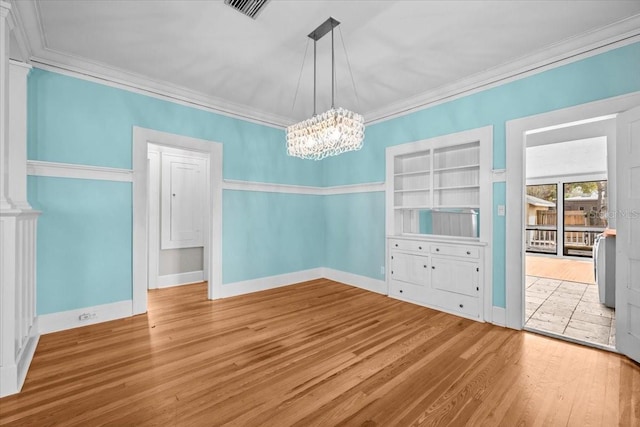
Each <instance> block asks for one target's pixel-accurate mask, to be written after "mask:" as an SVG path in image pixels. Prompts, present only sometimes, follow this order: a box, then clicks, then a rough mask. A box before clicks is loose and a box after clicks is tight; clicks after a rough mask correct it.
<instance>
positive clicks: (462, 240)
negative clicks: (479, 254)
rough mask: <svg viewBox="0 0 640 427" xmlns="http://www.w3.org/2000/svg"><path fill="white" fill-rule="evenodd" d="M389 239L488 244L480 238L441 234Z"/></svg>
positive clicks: (401, 236) (390, 237) (388, 237)
mask: <svg viewBox="0 0 640 427" xmlns="http://www.w3.org/2000/svg"><path fill="white" fill-rule="evenodd" d="M387 239H398V240H413V241H420V242H431V243H443V244H450V245H472V246H487V243H486V242H481V241H479V240H473V239H465V238H464V237H460V238H457V239H456V238H447V237H440V236H427V235H406V234H403V235H399V236H393V235H387Z"/></svg>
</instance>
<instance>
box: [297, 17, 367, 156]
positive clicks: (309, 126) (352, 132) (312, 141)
mask: <svg viewBox="0 0 640 427" xmlns="http://www.w3.org/2000/svg"><path fill="white" fill-rule="evenodd" d="M338 25H340V22H338V21H336V20H335V19H333V18H329V19H327V20H326V21H325V22H323V23H322V24H320V26H319V27H318V28H316V29H315V30H313V31H312V32H311V33H310V34H309V38H311V39H313V117H311V118H310V119H307V120H304V121H302V122H299V123H296V124H294V125H291V126H289V127H287V154H288V155H290V156H294V157H300V158H302V159H313V160H321V159H324V158H325V157H328V156H337V155H338V154H341V153H344V152H347V151H356V150H359V149H361V148H362V141H363V139H364V118H363V117H362V116H361V115H360V114H357V113H354V112H352V111H349V110H346V109H344V108H335V104H334V97H335V96H334V95H335V70H336V68H335V67H336V66H335V53H334V48H333V29H334V28H335V27H337V26H338ZM329 31H330V32H331V109H329V110H328V111H325V112H324V113H322V114H320V115H317V114H316V44H317V42H318V40H320V39H321V38H322V37H323V36H324V35H325V34H327V33H328V32H329ZM354 88H355V86H354ZM294 102H295V101H294Z"/></svg>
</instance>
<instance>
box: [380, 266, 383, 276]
mask: <svg viewBox="0 0 640 427" xmlns="http://www.w3.org/2000/svg"><path fill="white" fill-rule="evenodd" d="M380 274H382V275H383V276H384V265H381V266H380Z"/></svg>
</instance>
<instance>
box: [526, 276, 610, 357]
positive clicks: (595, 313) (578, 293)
mask: <svg viewBox="0 0 640 427" xmlns="http://www.w3.org/2000/svg"><path fill="white" fill-rule="evenodd" d="M526 286H527V289H526V295H525V303H526V314H525V319H526V320H525V326H526V327H529V328H532V329H538V330H541V331H546V332H552V333H555V334H561V335H565V336H567V337H570V338H574V339H578V340H581V341H587V342H591V343H595V344H600V345H605V346H613V347H615V335H616V332H615V322H614V319H615V311H614V310H613V309H611V308H608V307H606V306H605V305H604V304H600V300H599V297H598V287H597V286H596V285H593V284H588V283H578V282H568V281H562V280H556V279H548V278H545V277H536V276H527V282H526Z"/></svg>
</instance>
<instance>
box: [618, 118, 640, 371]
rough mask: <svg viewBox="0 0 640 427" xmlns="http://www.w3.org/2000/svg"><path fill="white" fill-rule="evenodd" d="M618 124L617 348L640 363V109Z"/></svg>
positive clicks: (620, 119) (619, 119)
mask: <svg viewBox="0 0 640 427" xmlns="http://www.w3.org/2000/svg"><path fill="white" fill-rule="evenodd" d="M617 121H618V126H617V127H618V131H617V140H618V144H617V145H618V146H617V156H616V160H617V164H616V169H617V172H616V179H617V186H618V189H617V193H618V200H617V204H618V206H617V212H616V217H617V237H616V347H617V349H618V350H619V351H620V352H621V353H623V354H626V355H627V356H629V357H630V358H631V359H633V360H635V361H636V362H640V107H636V108H633V109H631V110H629V111H626V112H624V113H622V114H620V115H619V116H618V119H617Z"/></svg>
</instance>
